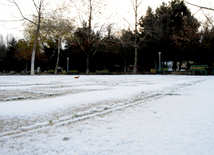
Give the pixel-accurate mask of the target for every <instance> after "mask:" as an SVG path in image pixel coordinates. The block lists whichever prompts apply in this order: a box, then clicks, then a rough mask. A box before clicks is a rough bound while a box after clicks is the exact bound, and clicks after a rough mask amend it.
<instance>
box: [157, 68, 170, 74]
mask: <svg viewBox="0 0 214 155" xmlns="http://www.w3.org/2000/svg"><path fill="white" fill-rule="evenodd" d="M158 72H159V74H161V73H162V74H165V73H167V74H168V68H159V69H158Z"/></svg>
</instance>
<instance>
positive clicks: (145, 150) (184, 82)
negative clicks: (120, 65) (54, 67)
mask: <svg viewBox="0 0 214 155" xmlns="http://www.w3.org/2000/svg"><path fill="white" fill-rule="evenodd" d="M74 77H75V76H0V154H19V155H20V154H69V155H70V154H78V155H87V154H89V155H91V154H97V155H100V154H108V155H109V154H111V155H112V154H134V155H136V154H139V155H142V154H146V155H147V154H148V155H150V154H151V155H153V154H164V155H166V154H170V155H171V154H173V155H174V154H175V155H176V154H177V155H180V154H184V155H195V154H199V155H201V154H203V155H212V154H214V93H213V92H214V77H213V76H172V75H166V76H164V75H114V76H111V75H103V76H102V75H99V76H98V75H97V76H86V75H85V76H80V78H79V79H75V78H74Z"/></svg>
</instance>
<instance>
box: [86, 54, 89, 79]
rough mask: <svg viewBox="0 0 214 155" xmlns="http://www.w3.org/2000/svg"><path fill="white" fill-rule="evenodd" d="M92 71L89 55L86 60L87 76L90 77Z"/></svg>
mask: <svg viewBox="0 0 214 155" xmlns="http://www.w3.org/2000/svg"><path fill="white" fill-rule="evenodd" d="M89 73H90V69H89V55H87V58H86V75H89Z"/></svg>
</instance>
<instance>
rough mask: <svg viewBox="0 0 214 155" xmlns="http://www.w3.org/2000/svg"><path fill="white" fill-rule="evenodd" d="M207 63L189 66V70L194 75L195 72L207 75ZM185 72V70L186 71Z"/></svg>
mask: <svg viewBox="0 0 214 155" xmlns="http://www.w3.org/2000/svg"><path fill="white" fill-rule="evenodd" d="M207 68H208V65H192V66H190V70H189V71H190V72H191V73H193V75H195V72H201V74H203V72H204V74H205V75H207V74H208V71H207ZM186 74H187V71H186Z"/></svg>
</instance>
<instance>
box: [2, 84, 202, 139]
mask: <svg viewBox="0 0 214 155" xmlns="http://www.w3.org/2000/svg"><path fill="white" fill-rule="evenodd" d="M203 81H205V80H199V81H192V82H189V83H185V84H182V85H180V86H178V87H175V88H172V89H170V90H164V91H160V92H156V93H152V94H149V95H147V96H140V97H137V98H134V99H131V100H129V101H126V102H123V103H116V104H114V105H112V106H109V105H104V106H103V107H102V108H100V109H98V108H92V109H89V110H87V111H83V112H78V113H74V114H72V115H70V116H65V117H62V118H59V119H57V120H54V121H52V120H51V121H49V122H42V123H37V124H34V125H31V126H26V127H20V128H19V129H18V130H14V131H9V132H4V133H1V134H0V141H5V140H7V139H9V138H15V137H19V136H22V135H26V134H29V133H34V132H37V131H41V130H47V129H50V128H53V127H58V126H62V125H67V124H70V123H74V122H78V121H82V120H85V119H89V118H93V117H97V116H101V115H105V114H109V113H112V112H114V111H117V110H123V109H125V108H128V107H132V106H135V105H138V104H143V103H146V102H147V101H151V100H155V99H158V98H161V97H164V96H167V95H178V94H174V92H176V91H178V90H181V89H183V88H186V87H188V86H192V85H194V84H196V83H199V82H203ZM151 112H152V111H151Z"/></svg>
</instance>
